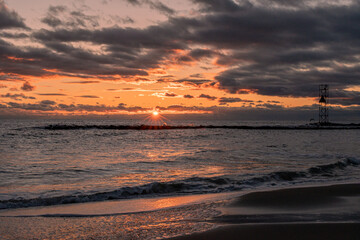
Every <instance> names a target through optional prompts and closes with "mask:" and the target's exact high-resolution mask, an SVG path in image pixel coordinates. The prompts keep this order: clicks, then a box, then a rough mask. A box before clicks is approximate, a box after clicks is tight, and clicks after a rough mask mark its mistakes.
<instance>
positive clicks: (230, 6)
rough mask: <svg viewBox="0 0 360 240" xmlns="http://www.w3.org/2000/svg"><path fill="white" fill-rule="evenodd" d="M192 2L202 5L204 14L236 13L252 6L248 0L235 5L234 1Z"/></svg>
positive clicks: (206, 0) (200, 0) (201, 0)
mask: <svg viewBox="0 0 360 240" xmlns="http://www.w3.org/2000/svg"><path fill="white" fill-rule="evenodd" d="M192 2H194V3H196V4H199V5H201V6H202V11H204V12H235V11H239V10H241V9H242V8H243V7H244V6H247V7H250V6H252V4H251V3H250V2H248V1H246V0H245V1H241V4H238V3H235V2H234V1H233V0H192Z"/></svg>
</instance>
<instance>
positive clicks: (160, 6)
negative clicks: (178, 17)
mask: <svg viewBox="0 0 360 240" xmlns="http://www.w3.org/2000/svg"><path fill="white" fill-rule="evenodd" d="M125 1H127V2H128V3H130V4H132V5H134V6H140V5H148V6H149V7H150V8H151V9H155V10H157V11H159V12H160V13H163V14H165V15H173V14H175V10H174V9H172V8H169V7H168V6H166V5H165V4H164V3H162V2H160V1H157V0H155V1H152V0H125Z"/></svg>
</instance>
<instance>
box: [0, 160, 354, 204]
mask: <svg viewBox="0 0 360 240" xmlns="http://www.w3.org/2000/svg"><path fill="white" fill-rule="evenodd" d="M359 165H360V160H359V159H356V158H347V159H345V160H343V161H338V162H335V163H332V164H327V165H319V166H315V167H311V168H309V169H307V170H304V171H278V172H272V173H268V174H265V175H263V176H259V177H251V178H247V179H240V180H239V179H236V178H234V177H226V176H223V177H210V178H202V177H193V178H188V179H184V180H177V181H172V182H154V183H150V184H146V185H141V186H134V187H122V188H120V189H117V190H115V191H109V192H99V193H95V194H79V195H68V196H59V197H50V198H34V199H10V200H2V201H0V209H9V208H24V207H35V206H50V205H60V204H69V203H84V202H95V201H106V200H116V199H129V198H136V197H150V196H159V195H162V196H164V195H174V194H179V195H184V194H201V193H219V192H229V191H238V190H242V189H247V188H251V187H256V186H259V185H263V184H271V185H276V184H277V183H284V182H291V181H294V180H301V179H309V178H310V179H311V178H313V177H317V176H322V177H332V176H333V174H336V172H335V171H337V170H344V169H345V168H346V167H348V166H359Z"/></svg>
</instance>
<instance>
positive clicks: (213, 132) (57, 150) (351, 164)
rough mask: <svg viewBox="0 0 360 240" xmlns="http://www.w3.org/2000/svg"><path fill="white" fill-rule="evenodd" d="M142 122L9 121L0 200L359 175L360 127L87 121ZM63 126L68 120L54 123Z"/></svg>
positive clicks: (18, 203)
mask: <svg viewBox="0 0 360 240" xmlns="http://www.w3.org/2000/svg"><path fill="white" fill-rule="evenodd" d="M139 124H142V122H141V121H130V120H126V121H125V120H123V121H119V120H78V121H74V120H2V122H1V123H0V209H9V208H21V207H31V206H48V205H60V204H66V203H80V202H95V201H107V200H114V199H133V198H148V197H157V196H177V195H192V194H206V193H223V192H232V191H242V190H249V189H257V188H261V189H268V188H269V189H270V188H274V187H281V186H290V185H291V186H293V185H299V186H300V185H304V184H306V185H318V184H331V183H340V182H341V183H344V182H359V180H360V148H359V146H360V134H359V133H360V130H275V129H272V130H268V129H248V130H247V129H226V128H218V129H216V128H214V129H210V128H199V129H168V130H131V129H116V128H114V129H110V128H106V129H103V128H101V127H86V126H90V125H91V126H117V125H127V126H136V125H139ZM171 124H172V125H181V126H187V125H191V126H200V125H212V126H236V125H261V124H262V125H274V124H278V125H279V124H280V125H284V124H292V125H296V124H299V123H264V122H262V123H259V122H250V123H249V122H247V123H245V122H221V121H208V122H204V121H193V122H189V121H182V122H181V121H177V122H172V123H171ZM59 125H62V126H70V127H68V128H66V129H58V130H54V129H51V128H49V126H59ZM71 126H77V127H76V128H72V127H71ZM79 126H82V127H79Z"/></svg>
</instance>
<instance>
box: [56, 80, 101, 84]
mask: <svg viewBox="0 0 360 240" xmlns="http://www.w3.org/2000/svg"><path fill="white" fill-rule="evenodd" d="M63 83H69V84H92V83H100V81H71V82H63Z"/></svg>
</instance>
